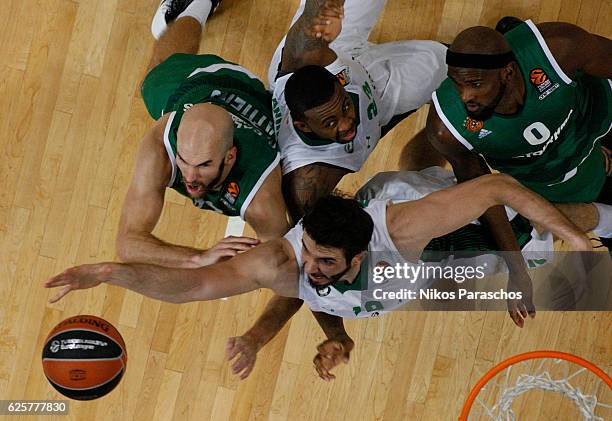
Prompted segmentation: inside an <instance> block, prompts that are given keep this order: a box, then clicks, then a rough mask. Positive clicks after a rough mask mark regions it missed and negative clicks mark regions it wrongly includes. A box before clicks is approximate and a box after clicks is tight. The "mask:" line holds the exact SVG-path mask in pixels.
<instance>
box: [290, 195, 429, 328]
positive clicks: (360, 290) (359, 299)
mask: <svg viewBox="0 0 612 421" xmlns="http://www.w3.org/2000/svg"><path fill="white" fill-rule="evenodd" d="M365 211H366V212H367V213H368V214H369V215H370V216H371V217H372V220H373V221H374V232H373V234H372V239H371V240H370V243H369V244H368V253H367V256H366V258H365V259H364V261H363V263H362V265H361V272H360V273H359V275H358V276H357V279H356V280H355V282H353V283H352V284H350V285H348V284H345V283H341V282H336V283H335V284H333V285H329V286H326V287H323V288H316V287H313V286H312V285H310V283H309V282H308V276H307V275H306V272H305V270H304V264H303V262H302V235H303V233H304V230H303V228H302V225H301V224H300V223H298V224H297V225H296V226H295V227H293V228H292V229H291V230H290V231H289V232H288V233H287V234H286V235H285V239H286V240H287V241H289V243H290V244H291V246H292V247H293V252H294V253H295V257H296V262H297V264H298V265H299V267H300V278H299V298H301V299H302V300H304V302H305V303H306V304H308V306H309V307H310V309H311V310H312V311H320V312H324V313H328V314H333V315H335V316H339V317H343V318H347V319H353V318H361V317H370V316H378V315H380V314H383V313H386V312H389V311H392V310H397V309H398V308H400V307H402V306H403V305H405V304H406V303H407V301H406V299H401V298H400V299H380V300H379V299H377V298H375V297H378V296H380V294H382V292H383V291H393V292H395V291H397V290H398V285H397V284H394V283H393V282H383V283H376V282H374V281H373V279H372V274H373V270H372V268H374V267H375V266H388V265H391V266H393V265H395V264H397V263H400V264H404V263H407V264H410V265H412V264H411V263H408V262H406V261H405V260H404V259H403V258H402V257H401V256H400V254H399V252H398V250H397V248H396V247H395V245H394V244H393V241H392V240H391V237H390V235H389V231H388V230H387V223H386V214H387V202H386V201H372V202H370V203H369V204H368V206H367V207H366V208H365ZM414 266H417V265H416V264H415V265H414ZM423 282H424V281H422V280H418V281H417V282H415V283H414V284H411V285H410V286H411V287H412V288H413V289H417V288H426V287H427V286H428V285H427V284H424V283H423ZM375 290H378V291H377V292H376V293H375V292H374V291H375Z"/></svg>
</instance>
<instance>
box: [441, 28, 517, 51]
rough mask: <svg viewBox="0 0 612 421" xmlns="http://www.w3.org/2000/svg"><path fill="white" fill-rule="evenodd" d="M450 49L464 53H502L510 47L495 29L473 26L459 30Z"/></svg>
mask: <svg viewBox="0 0 612 421" xmlns="http://www.w3.org/2000/svg"><path fill="white" fill-rule="evenodd" d="M450 50H451V51H453V52H455V53H464V54H503V53H507V52H509V51H510V50H511V49H510V45H509V44H508V41H506V38H504V36H503V35H502V34H500V33H499V32H497V31H496V30H494V29H491V28H487V27H486V26H474V27H472V28H468V29H466V30H464V31H462V32H460V33H459V35H457V37H456V38H455V40H454V41H453V43H452V44H451V46H450Z"/></svg>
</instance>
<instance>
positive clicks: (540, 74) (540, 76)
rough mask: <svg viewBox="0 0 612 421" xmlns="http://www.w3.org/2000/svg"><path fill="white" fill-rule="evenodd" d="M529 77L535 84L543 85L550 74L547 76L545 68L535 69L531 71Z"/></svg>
mask: <svg viewBox="0 0 612 421" xmlns="http://www.w3.org/2000/svg"><path fill="white" fill-rule="evenodd" d="M529 78H530V79H531V83H533V84H534V85H541V84H543V83H544V82H546V80H547V79H548V76H546V73H544V70H542V69H533V70H532V71H531V72H530V73H529Z"/></svg>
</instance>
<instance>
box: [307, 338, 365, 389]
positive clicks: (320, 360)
mask: <svg viewBox="0 0 612 421" xmlns="http://www.w3.org/2000/svg"><path fill="white" fill-rule="evenodd" d="M354 347H355V343H354V342H353V340H352V339H351V338H349V337H348V336H347V337H345V338H339V339H328V340H326V341H325V342H323V343H321V344H320V345H319V346H317V351H318V353H317V355H315V357H314V359H313V360H312V362H313V363H314V366H315V370H317V373H318V374H319V377H321V378H322V379H323V380H325V381H330V380H333V379H335V378H336V376H335V375H333V374H332V373H330V370H331V369H332V368H334V367H336V366H337V365H339V364H340V363H345V364H348V362H349V359H350V354H351V351H352V350H353V348H354Z"/></svg>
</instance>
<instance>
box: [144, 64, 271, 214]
mask: <svg viewBox="0 0 612 421" xmlns="http://www.w3.org/2000/svg"><path fill="white" fill-rule="evenodd" d="M142 97H143V99H144V102H145V105H146V106H147V110H148V111H149V114H151V116H152V117H153V118H155V119H157V118H160V117H161V116H162V115H164V114H166V113H171V114H170V116H169V118H168V123H167V124H166V128H165V130H164V145H165V147H166V151H167V152H168V158H169V159H170V161H171V162H172V177H171V179H170V183H169V184H168V187H171V188H173V189H175V190H176V191H178V192H179V193H181V194H183V195H185V196H189V195H188V194H187V192H186V190H185V186H184V184H183V177H182V175H181V173H180V171H179V169H178V167H177V166H176V142H177V132H178V127H179V124H180V121H181V118H182V116H183V114H184V112H185V111H186V110H188V109H189V108H190V107H192V106H193V105H195V104H201V103H211V104H215V105H219V106H221V107H223V108H225V109H226V110H227V111H228V112H229V113H230V114H231V116H232V119H233V121H234V145H235V146H236V147H237V149H238V154H237V159H236V162H235V164H234V166H233V168H232V170H231V171H230V173H229V175H228V176H227V178H226V179H225V180H224V181H223V183H222V186H221V189H220V190H219V191H215V192H212V191H210V192H208V193H206V195H205V196H204V197H203V198H201V199H193V203H194V205H195V206H197V207H199V208H202V209H210V210H214V211H217V212H221V213H223V214H225V215H229V216H238V215H240V216H241V217H242V218H243V219H244V214H245V212H246V208H247V207H248V205H249V203H250V202H251V200H252V199H253V197H254V196H255V194H256V193H257V191H258V190H259V187H260V186H261V185H262V184H263V182H264V180H265V178H266V177H267V176H268V174H269V173H270V172H271V171H272V170H273V169H274V168H275V167H276V166H277V165H278V163H279V153H278V146H277V143H276V138H275V135H274V124H273V119H272V100H271V95H270V94H269V93H268V91H266V89H265V87H264V85H263V83H262V82H261V81H260V80H259V79H258V78H257V77H256V76H255V75H254V74H252V73H251V72H249V71H248V70H246V69H245V68H243V67H241V66H239V65H237V64H234V63H230V62H227V61H225V60H223V59H222V58H220V57H217V56H213V55H190V54H174V55H172V56H170V57H169V58H168V59H167V60H165V61H164V62H162V63H161V64H160V65H158V66H157V67H155V68H154V69H153V70H151V72H150V73H149V74H148V75H147V77H146V78H145V80H144V82H143V84H142Z"/></svg>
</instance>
